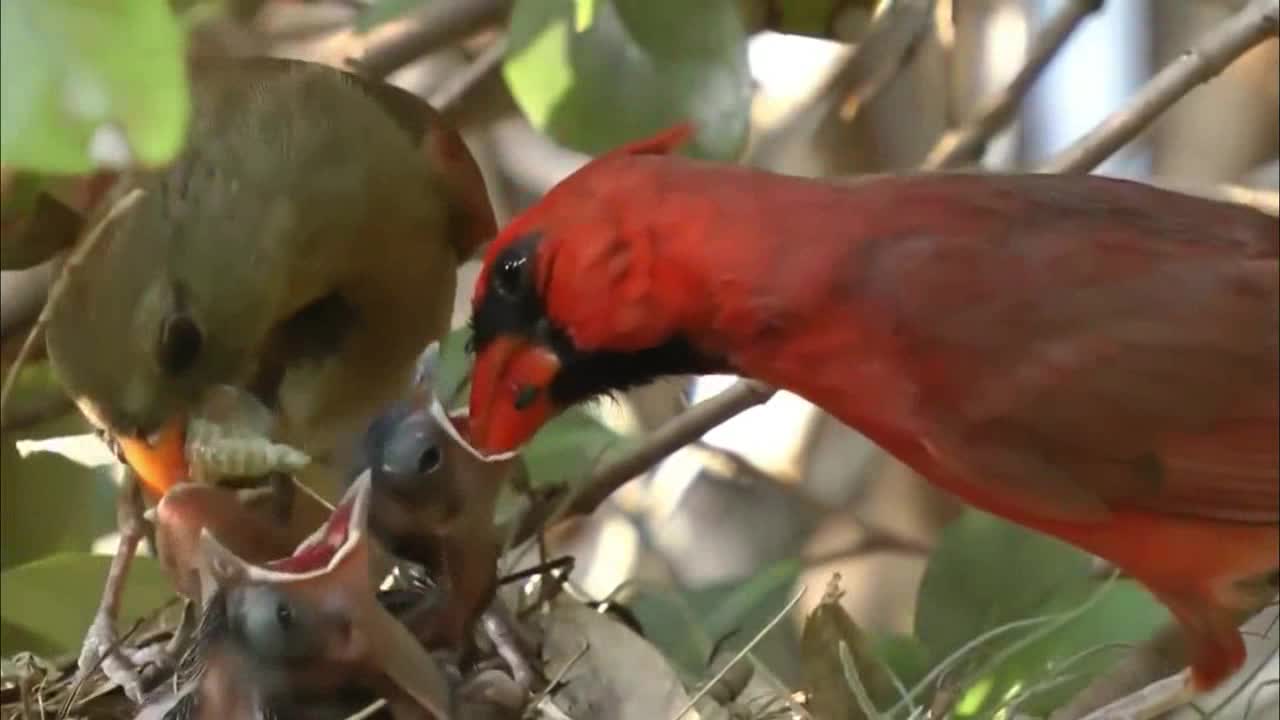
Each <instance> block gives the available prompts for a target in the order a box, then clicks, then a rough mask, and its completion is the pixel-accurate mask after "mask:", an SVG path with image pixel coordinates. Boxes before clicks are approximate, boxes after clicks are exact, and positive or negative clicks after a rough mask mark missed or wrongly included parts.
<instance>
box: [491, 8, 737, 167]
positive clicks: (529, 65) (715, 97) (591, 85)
mask: <svg viewBox="0 0 1280 720" xmlns="http://www.w3.org/2000/svg"><path fill="white" fill-rule="evenodd" d="M579 4H580V3H579V2H577V0H518V2H517V3H516V5H515V8H514V10H513V11H512V15H511V25H510V32H509V38H510V50H509V51H508V53H507V60H506V64H505V66H504V70H503V72H504V75H505V77H506V79H507V83H508V85H509V86H510V87H511V92H512V95H513V96H514V97H515V99H516V102H517V103H518V104H519V105H520V108H521V110H523V111H524V114H525V115H526V116H527V117H528V118H529V120H530V121H531V122H532V123H533V124H534V126H536V127H538V128H539V129H541V130H542V131H544V132H546V133H547V134H548V135H550V136H551V137H552V138H553V139H555V140H556V141H557V142H560V143H562V144H564V145H566V146H568V147H571V148H574V149H576V150H579V151H582V152H586V153H591V154H596V153H599V152H602V151H604V150H606V149H608V148H612V147H614V146H616V145H619V144H622V143H624V142H627V141H630V140H636V139H639V138H641V137H644V136H646V135H650V134H652V133H654V132H656V131H658V130H660V129H662V128H664V127H668V126H670V125H673V124H675V123H677V122H683V121H692V122H694V123H695V125H696V126H697V130H698V133H697V136H696V137H695V139H694V142H693V143H692V146H691V148H690V152H691V153H693V154H695V155H699V156H703V157H712V158H721V159H728V158H733V157H735V156H736V155H737V154H738V152H739V151H740V150H741V149H742V147H743V145H744V143H745V141H746V136H747V129H748V120H749V110H750V104H751V77H750V73H749V71H748V66H747V50H746V33H745V30H744V28H743V23H742V18H741V16H740V14H739V12H738V8H737V3H736V2H735V0H700V1H699V2H692V3H691V2H683V1H682V0H595V2H594V3H592V4H593V6H594V13H593V15H592V19H591V23H590V26H589V27H587V28H586V29H585V30H583V31H582V32H575V30H574V28H575V23H576V22H577V21H576V20H575V16H576V13H577V12H579V10H578V6H579Z"/></svg>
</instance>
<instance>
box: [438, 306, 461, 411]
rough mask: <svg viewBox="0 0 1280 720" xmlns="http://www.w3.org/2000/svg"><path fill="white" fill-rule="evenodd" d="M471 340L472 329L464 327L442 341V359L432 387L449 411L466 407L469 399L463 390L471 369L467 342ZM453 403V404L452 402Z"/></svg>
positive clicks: (439, 360)
mask: <svg viewBox="0 0 1280 720" xmlns="http://www.w3.org/2000/svg"><path fill="white" fill-rule="evenodd" d="M470 339H471V328H469V327H467V326H465V325H464V326H462V327H460V328H457V329H455V330H453V331H452V332H450V333H449V334H448V335H446V336H445V337H444V339H443V340H441V341H440V357H439V359H438V360H437V364H436V371H435V377H434V378H432V381H431V387H432V389H433V390H434V391H435V394H436V397H438V398H440V402H441V403H445V404H446V406H447V408H448V409H449V410H455V409H457V406H459V405H466V403H467V398H466V395H464V394H463V393H462V392H461V390H462V389H463V387H462V385H463V383H464V382H465V381H466V379H467V372H468V371H470V369H471V357H470V356H469V355H468V354H467V341H469V340H470ZM450 401H453V402H450Z"/></svg>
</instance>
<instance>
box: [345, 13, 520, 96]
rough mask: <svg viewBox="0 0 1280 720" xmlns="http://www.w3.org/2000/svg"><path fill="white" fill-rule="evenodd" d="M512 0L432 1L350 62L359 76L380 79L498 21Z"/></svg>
mask: <svg viewBox="0 0 1280 720" xmlns="http://www.w3.org/2000/svg"><path fill="white" fill-rule="evenodd" d="M512 2H513V0H435V1H434V2H430V3H427V4H426V5H425V6H424V7H423V9H422V11H421V12H419V13H418V14H417V17H416V18H415V20H414V21H412V23H411V24H410V26H409V27H407V28H406V29H405V30H404V31H403V32H401V33H399V34H396V35H394V36H392V37H389V38H387V39H386V40H385V41H383V42H380V43H378V44H377V45H374V46H371V47H370V48H369V49H368V50H366V51H365V53H364V55H362V56H361V57H359V58H357V59H354V60H352V61H351V64H352V65H353V66H354V67H355V69H356V70H357V71H358V72H359V73H360V74H362V75H365V76H366V77H370V78H377V79H382V78H385V77H387V76H388V75H390V74H391V73H393V72H395V71H396V70H399V69H400V68H402V67H404V66H405V65H408V64H409V63H411V62H413V61H414V60H417V59H418V58H420V57H422V56H424V55H426V54H427V53H430V52H431V51H433V50H438V49H439V48H442V47H444V46H445V45H448V44H449V43H451V42H454V41H456V40H458V39H459V38H462V37H465V36H467V35H470V34H471V33H474V32H476V31H478V30H481V29H483V28H485V27H489V26H490V25H495V24H497V23H498V22H500V21H501V20H502V19H503V18H505V17H506V16H507V14H508V13H509V12H510V11H511V5H512Z"/></svg>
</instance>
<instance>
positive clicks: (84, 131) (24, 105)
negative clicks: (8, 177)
mask: <svg viewBox="0 0 1280 720" xmlns="http://www.w3.org/2000/svg"><path fill="white" fill-rule="evenodd" d="M183 46H184V37H183V34H182V30H181V28H180V26H179V24H178V21H177V19H176V18H175V17H174V15H173V13H172V11H171V10H170V8H169V5H168V3H165V2H161V1H160V0H114V1H113V2H111V3H106V4H104V3H99V2H87V1H86V0H4V2H2V3H0V162H2V163H3V164H5V165H6V166H10V167H14V168H29V169H34V170H42V171H48V172H58V173H81V172H87V171H89V170H91V169H93V168H95V167H101V166H116V165H121V164H124V163H127V162H129V161H130V160H131V159H133V160H136V161H139V162H141V163H142V164H144V165H156V164H160V163H163V162H165V161H167V160H169V159H170V158H172V157H173V156H174V155H175V154H176V153H177V152H178V150H179V149H180V148H181V146H182V141H183V137H184V134H185V130H186V122H187V116H188V112H189V109H188V102H187V86H186V71H185V68H184V59H183Z"/></svg>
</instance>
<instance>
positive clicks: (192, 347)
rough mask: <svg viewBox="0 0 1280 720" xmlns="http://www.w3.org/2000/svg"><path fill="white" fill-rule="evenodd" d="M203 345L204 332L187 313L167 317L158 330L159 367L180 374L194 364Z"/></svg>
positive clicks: (173, 373) (172, 373) (170, 372)
mask: <svg viewBox="0 0 1280 720" xmlns="http://www.w3.org/2000/svg"><path fill="white" fill-rule="evenodd" d="M203 346H204V333H202V332H200V328H199V327H197V326H196V323H195V321H194V320H192V319H191V318H190V317H188V316H187V315H182V314H177V315H173V316H171V317H169V318H168V319H166V320H165V322H164V327H163V328H161V330H160V347H159V360H160V367H161V368H163V369H164V371H165V372H167V373H169V374H171V375H180V374H182V373H184V372H186V371H187V370H190V369H191V366H193V365H195V363H196V359H197V358H199V357H200V349H201V348H202V347H203Z"/></svg>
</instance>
